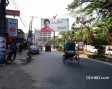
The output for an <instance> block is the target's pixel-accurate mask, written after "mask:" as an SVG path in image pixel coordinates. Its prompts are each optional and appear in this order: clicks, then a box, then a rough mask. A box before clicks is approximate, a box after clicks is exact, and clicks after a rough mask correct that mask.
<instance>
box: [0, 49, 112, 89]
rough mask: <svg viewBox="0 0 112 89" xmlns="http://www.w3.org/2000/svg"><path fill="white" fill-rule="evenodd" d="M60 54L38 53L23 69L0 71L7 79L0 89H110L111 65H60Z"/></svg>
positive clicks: (82, 63)
mask: <svg viewBox="0 0 112 89" xmlns="http://www.w3.org/2000/svg"><path fill="white" fill-rule="evenodd" d="M62 54H63V53H62V52H58V51H52V52H44V51H42V52H41V53H40V54H39V55H33V61H32V62H31V63H29V64H27V65H22V66H17V67H13V66H11V68H12V69H11V70H10V69H9V68H8V69H9V70H8V69H5V70H3V69H2V70H1V71H0V72H1V73H4V75H1V74H0V75H1V77H0V78H1V79H2V78H3V76H7V77H6V78H5V79H4V80H2V81H1V80H0V84H1V85H2V86H0V89H112V65H107V64H104V63H100V62H97V61H93V60H89V59H84V58H80V64H75V63H74V62H70V61H68V62H67V63H66V65H64V64H63V62H62ZM7 71H9V73H10V74H8V73H7ZM7 74H8V75H7ZM89 76H91V79H89ZM95 76H96V77H95ZM92 78H93V79H92ZM96 78H98V79H96ZM101 78H103V79H101ZM104 78H105V79H104ZM6 80H7V81H6ZM5 81H6V82H5ZM5 85H6V86H5Z"/></svg>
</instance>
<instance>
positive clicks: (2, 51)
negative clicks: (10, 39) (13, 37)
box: [0, 37, 6, 61]
mask: <svg viewBox="0 0 112 89" xmlns="http://www.w3.org/2000/svg"><path fill="white" fill-rule="evenodd" d="M5 56H6V39H5V37H0V61H1V60H5V59H4V58H5Z"/></svg>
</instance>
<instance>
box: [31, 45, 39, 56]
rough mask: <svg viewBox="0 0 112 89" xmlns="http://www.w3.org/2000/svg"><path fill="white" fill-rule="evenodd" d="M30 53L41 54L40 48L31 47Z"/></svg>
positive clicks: (36, 46)
mask: <svg viewBox="0 0 112 89" xmlns="http://www.w3.org/2000/svg"><path fill="white" fill-rule="evenodd" d="M30 53H36V54H39V46H38V45H31V46H30Z"/></svg>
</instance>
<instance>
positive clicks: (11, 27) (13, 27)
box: [7, 18, 18, 36]
mask: <svg viewBox="0 0 112 89" xmlns="http://www.w3.org/2000/svg"><path fill="white" fill-rule="evenodd" d="M17 31H18V20H17V19H12V18H7V33H8V36H17Z"/></svg>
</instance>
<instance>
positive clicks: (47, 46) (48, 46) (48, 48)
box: [45, 44, 51, 52]
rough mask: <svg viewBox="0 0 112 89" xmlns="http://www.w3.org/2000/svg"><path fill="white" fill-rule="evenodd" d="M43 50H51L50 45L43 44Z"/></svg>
mask: <svg viewBox="0 0 112 89" xmlns="http://www.w3.org/2000/svg"><path fill="white" fill-rule="evenodd" d="M45 51H46V52H47V51H50V52H51V46H50V45H49V44H46V45H45Z"/></svg>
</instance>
